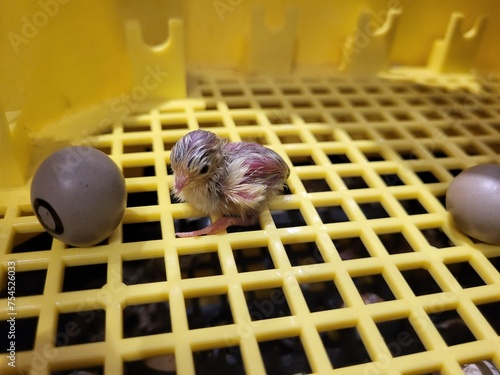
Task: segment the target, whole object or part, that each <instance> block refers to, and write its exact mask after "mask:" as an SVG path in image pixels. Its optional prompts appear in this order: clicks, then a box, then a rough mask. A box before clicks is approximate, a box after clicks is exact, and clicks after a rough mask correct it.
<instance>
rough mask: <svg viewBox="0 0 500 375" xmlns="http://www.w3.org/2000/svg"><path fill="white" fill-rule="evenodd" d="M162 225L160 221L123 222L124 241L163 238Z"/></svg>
mask: <svg viewBox="0 0 500 375" xmlns="http://www.w3.org/2000/svg"><path fill="white" fill-rule="evenodd" d="M161 239H162V233H161V225H160V222H159V221H150V222H142V223H141V222H139V223H128V224H122V241H123V243H129V242H142V241H154V240H161Z"/></svg>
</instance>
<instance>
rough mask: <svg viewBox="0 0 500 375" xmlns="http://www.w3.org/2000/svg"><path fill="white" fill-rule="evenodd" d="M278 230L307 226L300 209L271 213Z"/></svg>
mask: <svg viewBox="0 0 500 375" xmlns="http://www.w3.org/2000/svg"><path fill="white" fill-rule="evenodd" d="M271 216H272V217H273V221H274V225H276V228H289V227H300V226H304V225H307V223H306V221H305V220H304V217H303V216H302V213H301V212H300V210H299V209H292V210H276V211H271Z"/></svg>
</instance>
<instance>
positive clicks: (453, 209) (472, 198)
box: [446, 164, 500, 244]
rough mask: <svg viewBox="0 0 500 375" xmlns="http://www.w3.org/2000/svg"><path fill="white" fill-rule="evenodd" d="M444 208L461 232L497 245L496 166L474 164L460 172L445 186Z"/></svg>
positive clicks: (499, 184) (499, 194)
mask: <svg viewBox="0 0 500 375" xmlns="http://www.w3.org/2000/svg"><path fill="white" fill-rule="evenodd" d="M446 208H447V209H448V211H449V212H450V214H451V216H452V218H453V221H454V223H455V225H456V226H457V228H459V229H460V230H461V231H462V232H464V233H466V234H468V235H469V236H471V237H473V238H475V239H478V240H479V241H483V242H487V243H492V244H500V165H496V164H483V165H476V166H474V167H471V168H468V169H466V170H464V171H463V172H462V173H460V174H459V175H458V176H457V177H455V179H454V180H453V181H452V182H451V184H450V186H449V188H448V192H447V193H446Z"/></svg>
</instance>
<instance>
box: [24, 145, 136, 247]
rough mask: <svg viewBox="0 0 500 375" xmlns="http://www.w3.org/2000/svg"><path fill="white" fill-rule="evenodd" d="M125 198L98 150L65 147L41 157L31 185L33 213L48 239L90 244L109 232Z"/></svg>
mask: <svg viewBox="0 0 500 375" xmlns="http://www.w3.org/2000/svg"><path fill="white" fill-rule="evenodd" d="M126 200H127V192H126V189H125V179H124V177H123V174H122V172H121V170H120V169H119V168H118V166H117V165H116V164H115V163H114V162H113V160H111V158H110V157H109V156H107V155H106V154H104V153H103V152H101V151H99V150H96V149H94V148H91V147H87V146H70V147H66V148H63V149H61V150H59V151H56V152H54V153H53V154H51V155H50V156H49V157H48V158H47V159H45V160H44V161H43V163H42V164H41V165H40V167H39V168H38V169H37V171H36V173H35V175H34V176H33V181H32V183H31V204H32V205H33V208H34V211H35V214H36V216H37V218H38V220H39V221H40V223H41V224H42V226H43V227H44V228H45V230H46V231H47V232H48V233H50V234H51V235H52V236H53V237H55V238H57V239H59V240H61V241H63V242H65V243H67V244H69V245H73V246H80V247H86V246H92V245H95V244H97V243H99V242H101V241H103V240H105V239H106V238H107V237H109V235H110V234H111V233H112V232H113V231H114V230H115V228H116V227H117V226H118V224H119V223H120V222H121V220H122V218H123V214H124V212H125V206H126Z"/></svg>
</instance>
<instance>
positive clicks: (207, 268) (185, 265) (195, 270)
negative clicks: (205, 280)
mask: <svg viewBox="0 0 500 375" xmlns="http://www.w3.org/2000/svg"><path fill="white" fill-rule="evenodd" d="M179 264H180V268H181V277H182V278H183V279H191V278H195V277H208V276H217V275H222V269H221V266H220V261H219V256H218V255H217V252H215V251H207V252H203V253H199V254H183V255H179Z"/></svg>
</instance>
